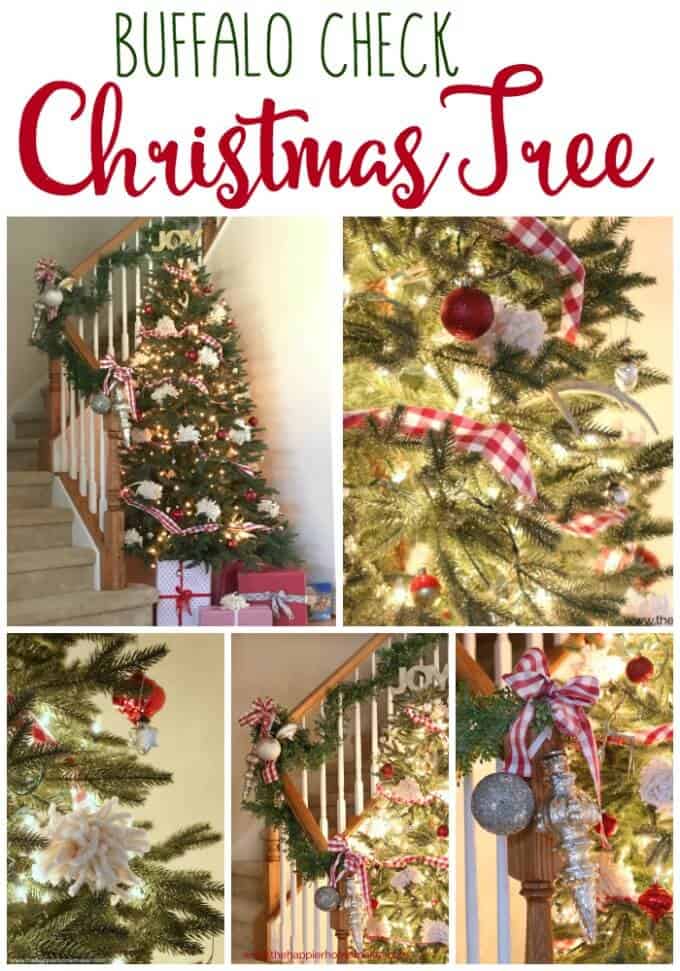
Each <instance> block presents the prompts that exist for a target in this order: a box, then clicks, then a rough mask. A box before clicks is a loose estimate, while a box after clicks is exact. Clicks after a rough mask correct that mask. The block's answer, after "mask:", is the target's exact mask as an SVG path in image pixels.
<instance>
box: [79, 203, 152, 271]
mask: <svg viewBox="0 0 680 971" xmlns="http://www.w3.org/2000/svg"><path fill="white" fill-rule="evenodd" d="M149 219H151V216H140V217H139V218H138V219H131V220H130V222H128V223H125V225H124V226H123V227H122V229H119V230H118V232H117V233H116V235H115V236H112V237H111V239H109V240H107V241H106V242H105V243H102V245H101V246H98V247H97V249H95V250H92V252H91V253H90V255H89V256H86V257H85V259H84V260H81V261H80V263H78V265H77V266H75V267H74V268H73V269H72V270H71V272H70V274H69V276H72V277H73V278H74V280H80V279H81V277H84V276H86V275H87V274H88V273H90V272H91V271H92V270H94V268H95V266H96V265H97V263H99V261H100V260H103V259H104V257H105V256H108V255H109V253H114V252H115V251H116V250H117V249H120V245H121V243H124V242H125V240H126V239H128V238H129V237H130V236H132V234H133V233H136V232H137V230H138V229H141V228H142V226H145V225H146V224H147V223H148V222H149Z"/></svg>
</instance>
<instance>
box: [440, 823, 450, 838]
mask: <svg viewBox="0 0 680 971" xmlns="http://www.w3.org/2000/svg"><path fill="white" fill-rule="evenodd" d="M437 836H438V837H439V839H441V840H445V839H448V836H449V827H448V826H447V825H446V823H442V824H441V825H440V826H437Z"/></svg>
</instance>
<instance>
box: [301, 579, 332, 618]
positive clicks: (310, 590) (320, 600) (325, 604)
mask: <svg viewBox="0 0 680 971" xmlns="http://www.w3.org/2000/svg"><path fill="white" fill-rule="evenodd" d="M307 608H308V611H309V619H310V621H311V622H312V623H314V622H315V621H316V622H317V623H318V622H319V621H322V620H331V619H332V617H333V584H332V583H330V582H329V581H326V580H319V581H317V582H315V583H310V584H309V585H308V586H307Z"/></svg>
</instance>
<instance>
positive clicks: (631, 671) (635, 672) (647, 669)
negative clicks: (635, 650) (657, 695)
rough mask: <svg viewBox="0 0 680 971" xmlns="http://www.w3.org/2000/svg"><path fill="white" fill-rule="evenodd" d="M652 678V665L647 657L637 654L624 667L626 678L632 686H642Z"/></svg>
mask: <svg viewBox="0 0 680 971" xmlns="http://www.w3.org/2000/svg"><path fill="white" fill-rule="evenodd" d="M653 676H654V665H653V663H652V662H651V661H650V660H649V658H648V657H644V656H643V655H642V654H638V656H637V657H634V658H633V659H632V661H629V662H628V664H627V665H626V677H627V678H628V680H629V681H632V682H633V684H643V683H644V682H645V681H649V679H650V678H652V677H653Z"/></svg>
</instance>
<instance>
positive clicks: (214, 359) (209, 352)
mask: <svg viewBox="0 0 680 971" xmlns="http://www.w3.org/2000/svg"><path fill="white" fill-rule="evenodd" d="M198 363H199V364H202V365H203V367H209V368H216V367H219V363H220V359H219V357H218V355H217V354H216V352H215V351H214V350H213V349H212V347H208V345H207V344H204V345H203V347H202V348H201V349H200V351H199V352H198Z"/></svg>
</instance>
